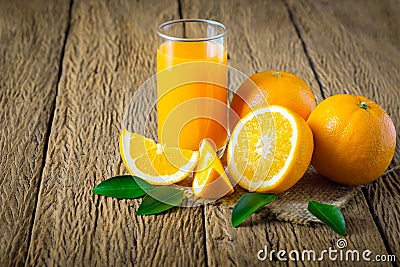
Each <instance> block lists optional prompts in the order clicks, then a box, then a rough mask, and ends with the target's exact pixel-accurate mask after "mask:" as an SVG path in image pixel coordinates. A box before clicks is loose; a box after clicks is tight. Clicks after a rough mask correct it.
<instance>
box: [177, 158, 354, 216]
mask: <svg viewBox="0 0 400 267" xmlns="http://www.w3.org/2000/svg"><path fill="white" fill-rule="evenodd" d="M224 160H225V159H224V157H223V158H222V161H223V163H224V162H225V161H224ZM225 169H226V168H225ZM226 171H227V174H228V177H229V172H228V170H227V169H226ZM191 182H192V179H191V177H189V178H188V179H186V180H184V181H182V182H181V183H179V186H183V187H186V189H185V191H186V192H185V193H186V194H185V200H184V203H183V206H198V205H219V206H223V207H225V208H229V209H232V208H233V207H234V206H235V204H236V202H237V201H238V200H239V199H240V197H241V196H243V195H244V194H245V193H248V191H247V190H245V189H243V188H241V187H240V186H238V185H237V186H235V188H234V189H235V191H234V193H232V194H230V195H228V196H225V197H223V198H220V199H218V200H205V199H199V198H196V197H194V196H193V194H192V192H191V188H190V187H191ZM360 189H361V186H344V185H339V184H336V183H334V182H331V181H330V180H328V179H326V178H325V177H323V176H321V175H319V174H318V173H317V172H316V170H315V169H314V168H313V167H312V166H310V167H309V168H308V170H307V172H306V173H305V174H304V176H303V177H302V178H301V179H300V180H299V181H298V182H297V183H296V184H295V185H294V186H293V187H292V188H290V189H289V190H287V191H285V192H283V193H281V194H279V195H277V200H276V201H274V202H272V203H270V204H268V205H267V206H266V207H265V208H263V209H262V210H260V211H259V212H261V213H262V217H264V218H268V219H277V220H280V221H286V222H293V223H298V224H308V223H311V222H320V221H319V220H318V219H317V218H316V217H315V216H313V215H312V214H311V213H310V212H309V211H308V209H307V205H308V200H307V196H308V197H310V198H312V199H313V200H316V201H319V202H322V203H326V204H332V205H335V206H337V207H339V208H342V207H344V206H345V204H346V203H347V202H348V201H349V200H350V199H352V198H353V197H354V195H355V194H356V193H357V192H359V191H360Z"/></svg>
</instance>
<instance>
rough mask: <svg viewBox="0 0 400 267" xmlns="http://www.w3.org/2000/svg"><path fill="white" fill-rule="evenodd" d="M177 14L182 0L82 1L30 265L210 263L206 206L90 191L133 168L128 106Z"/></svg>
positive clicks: (67, 52)
mask: <svg viewBox="0 0 400 267" xmlns="http://www.w3.org/2000/svg"><path fill="white" fill-rule="evenodd" d="M177 14H178V2H177V1H138V2H136V1H135V2H133V1H130V2H128V1H120V2H118V1H102V2H100V1H95V0H93V1H76V2H74V4H73V9H72V21H71V28H70V34H69V36H68V41H67V44H66V48H65V58H64V60H63V65H62V70H63V75H62V77H61V81H60V85H59V94H58V96H57V101H56V103H57V106H56V111H55V115H54V123H53V125H52V131H51V136H50V143H49V149H48V157H47V158H48V160H47V161H46V165H45V168H44V173H43V179H42V183H41V187H40V193H39V203H38V209H37V214H36V217H35V224H34V228H33V233H32V242H31V246H30V249H29V254H28V261H27V263H28V265H34V266H36V265H61V266H82V265H86V266H96V265H97V266H121V265H136V266H148V265H158V264H163V265H166V266H171V265H172V263H175V264H178V265H195V264H196V265H197V264H202V263H204V261H205V253H204V248H203V242H204V234H203V226H202V213H201V212H202V210H201V208H193V209H183V208H182V209H175V210H172V211H170V212H168V213H165V214H164V215H157V216H145V217H140V216H135V211H136V210H137V208H138V204H139V203H140V200H116V199H111V198H105V197H100V196H97V195H93V194H92V193H91V191H90V190H91V189H92V188H93V187H94V186H95V185H96V184H98V183H100V182H101V181H103V180H105V179H107V178H109V177H112V176H114V175H119V174H122V173H126V170H125V169H124V168H123V166H122V162H121V160H120V155H119V151H118V137H119V133H120V131H121V130H122V129H121V123H122V120H123V116H124V112H125V108H126V106H127V105H128V103H129V100H130V98H131V97H132V96H133V94H134V92H135V90H136V89H137V87H138V86H139V85H140V84H141V83H142V82H144V81H145V80H146V79H147V78H148V77H150V75H152V74H153V73H154V72H155V55H156V48H157V40H156V34H155V30H156V27H157V25H158V24H159V23H161V22H164V21H167V20H171V19H174V18H177V16H178V15H177ZM194 260H195V261H194Z"/></svg>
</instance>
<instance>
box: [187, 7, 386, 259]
mask: <svg viewBox="0 0 400 267" xmlns="http://www.w3.org/2000/svg"><path fill="white" fill-rule="evenodd" d="M182 10H183V12H182V13H183V16H184V17H200V18H202V17H206V18H211V19H215V20H219V21H221V22H223V23H225V24H226V25H227V27H228V31H229V36H228V51H229V55H230V61H229V64H230V66H232V67H236V68H238V69H239V70H242V71H244V72H245V73H247V74H249V75H250V74H252V73H253V72H256V71H263V70H269V69H283V70H287V71H291V72H294V73H297V74H298V75H300V76H301V77H303V78H304V79H305V80H306V81H308V82H309V83H310V86H311V88H312V89H313V91H314V93H315V94H316V98H317V100H318V101H320V100H322V95H321V93H320V88H319V86H318V83H317V81H316V79H315V77H314V75H313V72H312V69H311V67H310V65H309V62H308V60H307V57H306V55H305V54H304V51H303V47H302V43H301V40H300V39H299V38H298V36H297V34H296V30H295V28H294V25H293V24H292V22H291V20H290V16H289V13H288V10H287V8H286V5H285V4H284V3H283V2H277V1H273V2H271V1H270V2H264V1H252V2H243V1H223V2H218V1H215V2H207V3H205V2H202V3H201V4H200V3H194V2H193V1H183V2H182ZM344 214H345V217H346V219H347V222H348V232H349V236H348V237H347V241H348V244H349V245H348V247H349V248H351V249H353V248H355V249H360V250H364V249H370V250H373V251H374V252H375V253H382V254H385V253H387V252H386V250H385V247H384V243H383V240H382V238H381V236H380V234H379V231H378V229H377V228H376V226H375V224H374V221H373V218H372V216H371V214H370V213H369V210H368V205H367V204H366V202H365V199H364V197H363V195H362V194H358V195H357V196H355V198H354V200H353V201H352V202H351V203H349V207H348V208H347V209H346V210H345V211H344ZM264 216H265V215H263V214H262V213H259V214H257V215H254V216H253V217H251V218H250V221H249V222H247V223H245V224H244V225H243V226H242V227H239V228H238V229H235V228H232V227H231V222H230V220H231V219H230V217H231V210H230V209H228V208H227V207H225V206H223V205H220V206H212V205H209V206H207V207H206V208H205V221H206V225H205V227H206V235H207V238H206V246H207V259H208V264H209V265H212V266H215V265H225V264H229V265H238V266H246V265H251V266H252V265H263V264H266V263H267V264H268V263H269V264H271V262H270V261H269V260H266V262H260V261H258V259H257V252H258V251H259V250H260V249H263V248H264V246H267V247H268V250H269V251H271V250H272V249H275V250H279V249H283V250H285V251H287V252H289V251H290V250H292V249H297V250H300V252H301V250H304V249H314V250H316V251H322V250H323V249H328V248H329V247H332V248H336V245H335V244H336V240H337V239H339V238H340V237H339V236H338V235H336V234H334V233H333V232H332V231H331V230H330V229H327V228H326V227H325V226H323V225H320V224H316V225H313V226H312V227H310V226H301V225H294V224H290V223H282V222H277V221H270V220H268V219H266V218H264ZM360 218H363V220H360ZM272 264H282V265H287V264H289V265H291V266H292V265H296V266H297V265H300V266H309V265H319V263H318V262H292V261H289V262H288V263H282V262H279V261H278V260H277V259H276V258H275V259H274V261H273V262H272ZM325 265H334V266H341V265H342V263H341V262H339V261H336V262H329V261H327V262H324V266H325ZM346 265H351V263H346Z"/></svg>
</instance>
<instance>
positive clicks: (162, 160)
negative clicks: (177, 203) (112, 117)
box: [119, 129, 199, 185]
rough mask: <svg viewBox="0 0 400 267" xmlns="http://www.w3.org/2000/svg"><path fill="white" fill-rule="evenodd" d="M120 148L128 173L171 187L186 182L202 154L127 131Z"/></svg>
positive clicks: (151, 182)
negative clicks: (158, 142) (159, 142)
mask: <svg viewBox="0 0 400 267" xmlns="http://www.w3.org/2000/svg"><path fill="white" fill-rule="evenodd" d="M119 149H120V154H121V157H122V161H123V162H124V165H125V167H126V168H127V170H128V171H129V172H130V173H131V174H132V175H134V176H137V177H139V178H142V179H143V180H145V181H146V182H148V183H150V184H153V185H169V184H173V183H177V182H179V181H182V180H183V179H185V178H186V177H187V176H188V175H189V174H190V173H191V172H192V171H193V169H194V167H195V166H196V164H197V161H198V158H199V152H198V151H191V150H188V149H179V148H175V147H168V146H166V145H162V144H157V143H155V142H154V141H153V140H151V139H148V138H145V137H144V136H141V135H139V134H137V133H131V132H129V131H127V130H126V129H124V130H123V131H122V132H121V135H120V139H119Z"/></svg>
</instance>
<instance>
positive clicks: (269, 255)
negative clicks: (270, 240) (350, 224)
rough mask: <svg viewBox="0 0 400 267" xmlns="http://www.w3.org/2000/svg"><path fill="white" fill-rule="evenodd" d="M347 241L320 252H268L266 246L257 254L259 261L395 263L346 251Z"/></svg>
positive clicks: (391, 259) (384, 257)
mask: <svg viewBox="0 0 400 267" xmlns="http://www.w3.org/2000/svg"><path fill="white" fill-rule="evenodd" d="M346 247H347V240H346V239H344V238H340V239H338V240H337V241H336V247H335V248H334V247H329V248H328V249H323V250H321V251H316V250H314V249H305V250H296V249H292V250H290V251H286V250H268V247H267V246H264V249H261V250H259V251H258V252H257V258H258V260H260V261H265V260H269V261H275V260H279V261H344V262H348V261H352V262H360V261H367V262H368V261H370V262H395V261H396V256H395V255H390V254H388V255H384V254H374V252H373V251H371V250H369V249H366V250H363V251H360V250H358V249H346Z"/></svg>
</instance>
